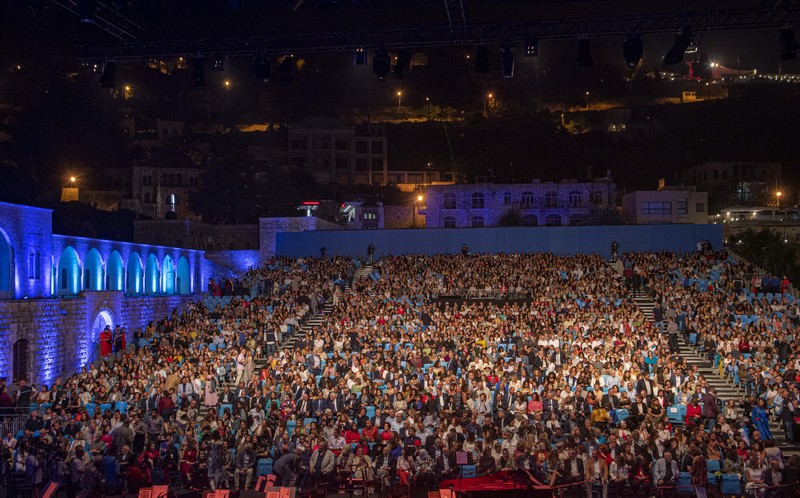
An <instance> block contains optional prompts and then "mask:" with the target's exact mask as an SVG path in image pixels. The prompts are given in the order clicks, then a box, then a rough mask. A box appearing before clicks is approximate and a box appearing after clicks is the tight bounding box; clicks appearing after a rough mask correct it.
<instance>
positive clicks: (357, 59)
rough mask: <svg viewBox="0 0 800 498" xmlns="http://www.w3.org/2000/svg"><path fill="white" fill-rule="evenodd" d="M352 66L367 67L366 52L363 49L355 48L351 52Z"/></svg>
mask: <svg viewBox="0 0 800 498" xmlns="http://www.w3.org/2000/svg"><path fill="white" fill-rule="evenodd" d="M353 65H354V66H366V65H367V50H366V49H365V48H364V47H357V48H356V49H355V50H354V51H353Z"/></svg>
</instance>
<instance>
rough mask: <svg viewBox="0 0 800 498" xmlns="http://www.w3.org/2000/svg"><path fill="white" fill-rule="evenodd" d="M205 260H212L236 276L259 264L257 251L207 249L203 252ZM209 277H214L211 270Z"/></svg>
mask: <svg viewBox="0 0 800 498" xmlns="http://www.w3.org/2000/svg"><path fill="white" fill-rule="evenodd" d="M205 257H206V259H207V260H209V261H211V262H213V263H214V264H216V265H217V266H219V267H221V268H226V269H228V270H230V271H231V272H233V273H234V274H236V275H238V276H242V275H244V274H245V272H247V270H249V269H250V268H253V267H257V266H259V264H258V261H259V260H258V258H259V251H258V250H252V251H245V250H241V251H213V252H210V251H207V252H206V253H205ZM210 275H211V278H214V273H213V272H212V273H211V274H210Z"/></svg>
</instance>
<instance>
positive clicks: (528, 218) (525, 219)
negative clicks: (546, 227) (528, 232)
mask: <svg viewBox="0 0 800 498" xmlns="http://www.w3.org/2000/svg"><path fill="white" fill-rule="evenodd" d="M522 224H523V225H524V226H526V227H537V226H539V218H537V217H536V215H535V214H526V215H523V216H522Z"/></svg>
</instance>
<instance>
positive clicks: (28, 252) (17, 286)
mask: <svg viewBox="0 0 800 498" xmlns="http://www.w3.org/2000/svg"><path fill="white" fill-rule="evenodd" d="M52 235H53V223H52V211H51V210H49V209H41V208H35V207H31V206H21V205H19V204H10V203H6V202H0V244H2V245H3V247H0V255H3V256H2V257H0V265H1V266H2V267H0V299H23V298H33V297H45V296H49V295H50V254H51V253H52ZM31 264H38V266H36V267H31Z"/></svg>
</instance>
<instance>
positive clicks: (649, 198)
mask: <svg viewBox="0 0 800 498" xmlns="http://www.w3.org/2000/svg"><path fill="white" fill-rule="evenodd" d="M622 216H623V218H624V219H625V222H626V223H630V224H632V225H644V224H651V223H652V224H664V223H692V224H706V223H708V193H707V192H696V191H695V190H694V189H693V188H687V187H680V188H675V189H663V190H637V191H636V192H631V193H629V194H625V195H623V196H622Z"/></svg>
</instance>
